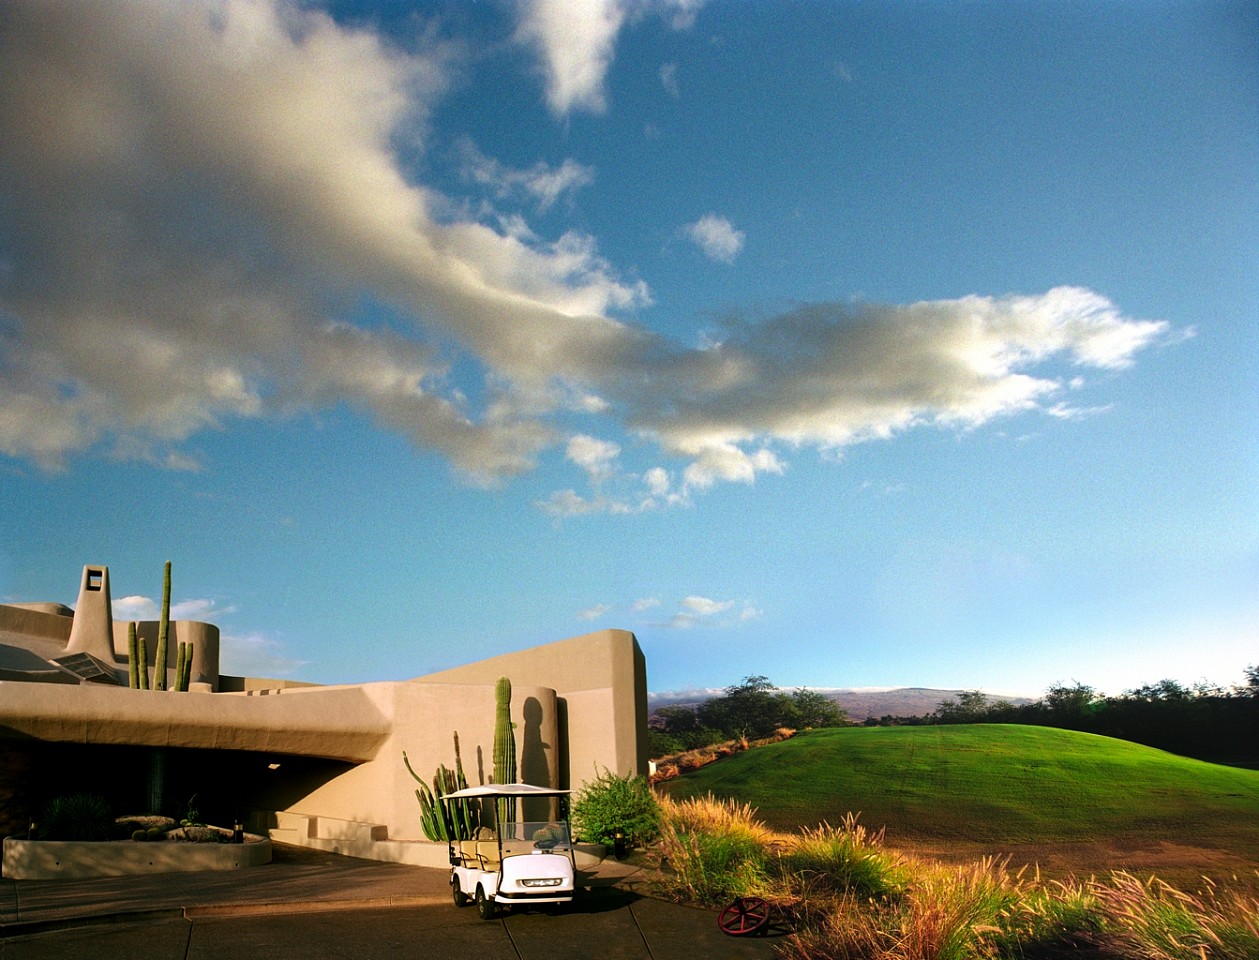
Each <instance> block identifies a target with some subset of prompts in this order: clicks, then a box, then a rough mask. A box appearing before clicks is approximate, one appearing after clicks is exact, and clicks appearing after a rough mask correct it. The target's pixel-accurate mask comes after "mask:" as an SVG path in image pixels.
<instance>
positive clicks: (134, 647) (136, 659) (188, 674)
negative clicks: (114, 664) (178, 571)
mask: <svg viewBox="0 0 1259 960" xmlns="http://www.w3.org/2000/svg"><path fill="white" fill-rule="evenodd" d="M169 636H170V561H169V560H167V561H166V568H165V570H163V572H162V618H161V620H159V621H158V625H157V654H156V657H155V662H154V664H153V683H152V687H153V689H154V690H165V689H166V688H167V687H166V662H167V660H168V659H169V658H168V656H167V648H168V646H169V644H168V638H169ZM192 654H193V645H192V644H191V643H184V642H182V641H180V644H179V651H178V655H177V659H176V661H175V686H174V689H175V690H177V691H186V690H187V689H188V687H189V685H190V684H191V682H192ZM127 661H128V664H127V665H128V681H129V683H128V685H129V686H130V687H131V689H132V690H148V689H149V665H148V650H147V649H145V644H144V637H139V636H137V633H136V624H134V623H130V624H128V625H127Z"/></svg>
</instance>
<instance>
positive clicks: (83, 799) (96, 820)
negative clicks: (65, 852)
mask: <svg viewBox="0 0 1259 960" xmlns="http://www.w3.org/2000/svg"><path fill="white" fill-rule="evenodd" d="M113 833H114V813H113V811H112V810H111V809H110V806H109V801H108V800H106V799H105V798H104V797H102V796H100V795H99V794H95V793H74V794H70V795H69V796H64V797H54V798H53V799H52V800H50V801H49V802H48V805H47V806H46V807H45V808H44V815H43V820H42V821H41V823H40V829H39V835H40V837H41V839H44V840H108V839H110V838H111V837H112V836H113Z"/></svg>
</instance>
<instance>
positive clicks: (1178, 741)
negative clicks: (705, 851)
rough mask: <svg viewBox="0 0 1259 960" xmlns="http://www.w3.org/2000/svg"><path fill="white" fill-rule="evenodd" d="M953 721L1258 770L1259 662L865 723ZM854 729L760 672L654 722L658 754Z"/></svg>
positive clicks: (653, 749)
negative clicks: (1107, 741) (1234, 676)
mask: <svg viewBox="0 0 1259 960" xmlns="http://www.w3.org/2000/svg"><path fill="white" fill-rule="evenodd" d="M950 723H1017V724H1027V725H1032V726H1043V727H1058V728H1061V729H1064V730H1078V731H1080V732H1083V733H1096V734H1099V735H1101V736H1106V737H1115V738H1117V739H1120V740H1129V741H1131V742H1133V743H1140V744H1144V745H1146V746H1150V747H1156V748H1158V749H1160V750H1167V751H1168V752H1170V753H1177V754H1180V755H1181V756H1186V757H1195V758H1197V759H1200V760H1211V761H1215V762H1225V763H1236V764H1240V765H1245V766H1259V666H1249V667H1247V668H1246V669H1245V671H1244V680H1243V682H1242V683H1240V684H1237V685H1234V686H1232V687H1227V688H1226V687H1220V686H1217V685H1214V684H1208V683H1205V682H1203V683H1197V684H1194V685H1193V686H1185V685H1184V684H1181V683H1179V682H1177V681H1175V680H1160V681H1159V682H1157V683H1151V684H1146V685H1145V686H1141V687H1136V688H1134V689H1131V690H1125V691H1124V692H1123V693H1121V694H1119V695H1118V696H1107V695H1105V694H1102V693H1099V692H1098V691H1097V690H1095V689H1093V688H1092V687H1090V686H1087V685H1085V684H1082V683H1073V684H1056V685H1054V686H1052V687H1050V688H1049V689H1048V690H1047V691H1046V692H1045V695H1044V696H1043V697H1041V698H1040V699H1039V700H1035V701H1033V702H1031V703H1027V704H1013V703H1010V702H1009V701H1008V700H1001V699H994V698H991V697H989V696H988V695H987V694H985V693H983V692H982V691H980V690H967V691H964V692H962V693H959V694H956V695H955V696H954V697H952V698H950V699H949V700H942V701H940V703H939V704H938V705H937V707H936V710H935V712H934V713H931V714H928V715H926V716H913V717H897V716H883V717H879V718H877V719H876V718H873V717H872V718H870V719H868V720H866V721H865V725H866V726H902V725H903V726H916V725H927V724H950ZM849 724H850V721H849V719H848V715H847V713H846V712H845V711H844V710H843V709H842V708H841V707H840V706H839V704H837V703H836V702H835V701H834V700H832V699H830V698H829V697H827V696H826V695H825V694H823V693H819V692H818V691H816V690H807V689H803V688H801V689H796V690H792V691H790V692H788V691H785V690H780V689H779V688H778V687H776V686H774V684H772V683H771V682H770V681H769V679H768V678H767V677H764V676H761V675H759V674H758V675H755V676H750V677H744V678H743V680H742V681H740V682H739V683H736V684H732V685H731V686H728V687H726V688H725V689H724V691H723V692H722V694H721V695H720V696H717V697H713V698H712V699H710V700H708V701H706V702H704V703H701V704H697V705H674V706H667V707H661V708H660V709H658V710H656V711H655V713H653V714H652V716H651V719H650V721H649V723H648V748H649V751H650V753H651V756H653V757H663V756H667V755H668V754H671V753H679V752H681V751H683V750H694V749H697V748H699V747H706V746H708V745H709V744H712V743H720V742H722V741H725V740H737V739H743V740H755V739H758V738H760V737H766V736H769V735H770V734H771V733H773V732H774V731H775V730H777V729H778V728H779V727H790V728H792V729H795V730H800V729H805V728H808V727H840V726H847V725H849Z"/></svg>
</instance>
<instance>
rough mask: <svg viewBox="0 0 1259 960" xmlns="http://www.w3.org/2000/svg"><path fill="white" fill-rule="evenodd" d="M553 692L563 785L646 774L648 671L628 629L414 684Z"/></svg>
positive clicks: (522, 653)
mask: <svg viewBox="0 0 1259 960" xmlns="http://www.w3.org/2000/svg"><path fill="white" fill-rule="evenodd" d="M500 676H505V677H509V678H510V679H511V682H512V684H513V685H516V684H542V683H545V684H546V685H548V686H550V687H553V688H554V689H555V692H556V694H557V695H558V697H559V699H560V701H561V703H560V705H559V706H560V716H561V727H560V737H561V741H566V742H567V756H566V757H562V758H561V767H560V785H561V786H566V787H571V788H573V789H579V788H580V786H581V785H582V784H583V783H585V782H586V781H587V780H592V779H594V778H595V777H596V776H597V773H596V770H597V769H598V770H602V768H604V767H607V768H608V769H610V770H612V771H613V772H614V773H618V774H621V775H628V774H633V775H640V776H646V775H647V666H646V660H645V659H644V657H643V653H642V650H640V649H639V647H638V640H637V639H636V638H635V637H634V635H633V634H632V633H630V632H629V631H628V630H600V631H598V632H597V633H588V634H585V635H584V636H580V637H572V638H570V639H568V640H560V641H558V642H556V643H548V644H545V645H543V646H540V647H531V648H530V649H528V650H521V651H519V652H516V653H506V654H503V655H501V656H497V657H490V658H489V659H487V660H479V661H477V662H476V663H469V664H466V665H464V666H462V667H455V668H453V669H451V670H442V671H440V672H438V673H432V674H428V675H427V676H424V677H418V678H416V680H414V681H412V682H413V683H433V682H456V683H493V682H494V681H495V680H496V679H497V678H498V677H500Z"/></svg>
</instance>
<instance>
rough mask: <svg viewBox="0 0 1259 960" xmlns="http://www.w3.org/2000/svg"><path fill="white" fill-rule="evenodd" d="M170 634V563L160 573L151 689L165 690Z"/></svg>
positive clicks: (167, 562)
mask: <svg viewBox="0 0 1259 960" xmlns="http://www.w3.org/2000/svg"><path fill="white" fill-rule="evenodd" d="M169 632H170V561H169V560H167V561H166V568H165V570H164V571H163V572H162V619H161V620H159V621H158V624H157V658H156V662H155V663H154V664H153V689H154V690H165V689H166V653H167V651H166V645H167V644H166V640H167V636H168V634H169Z"/></svg>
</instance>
